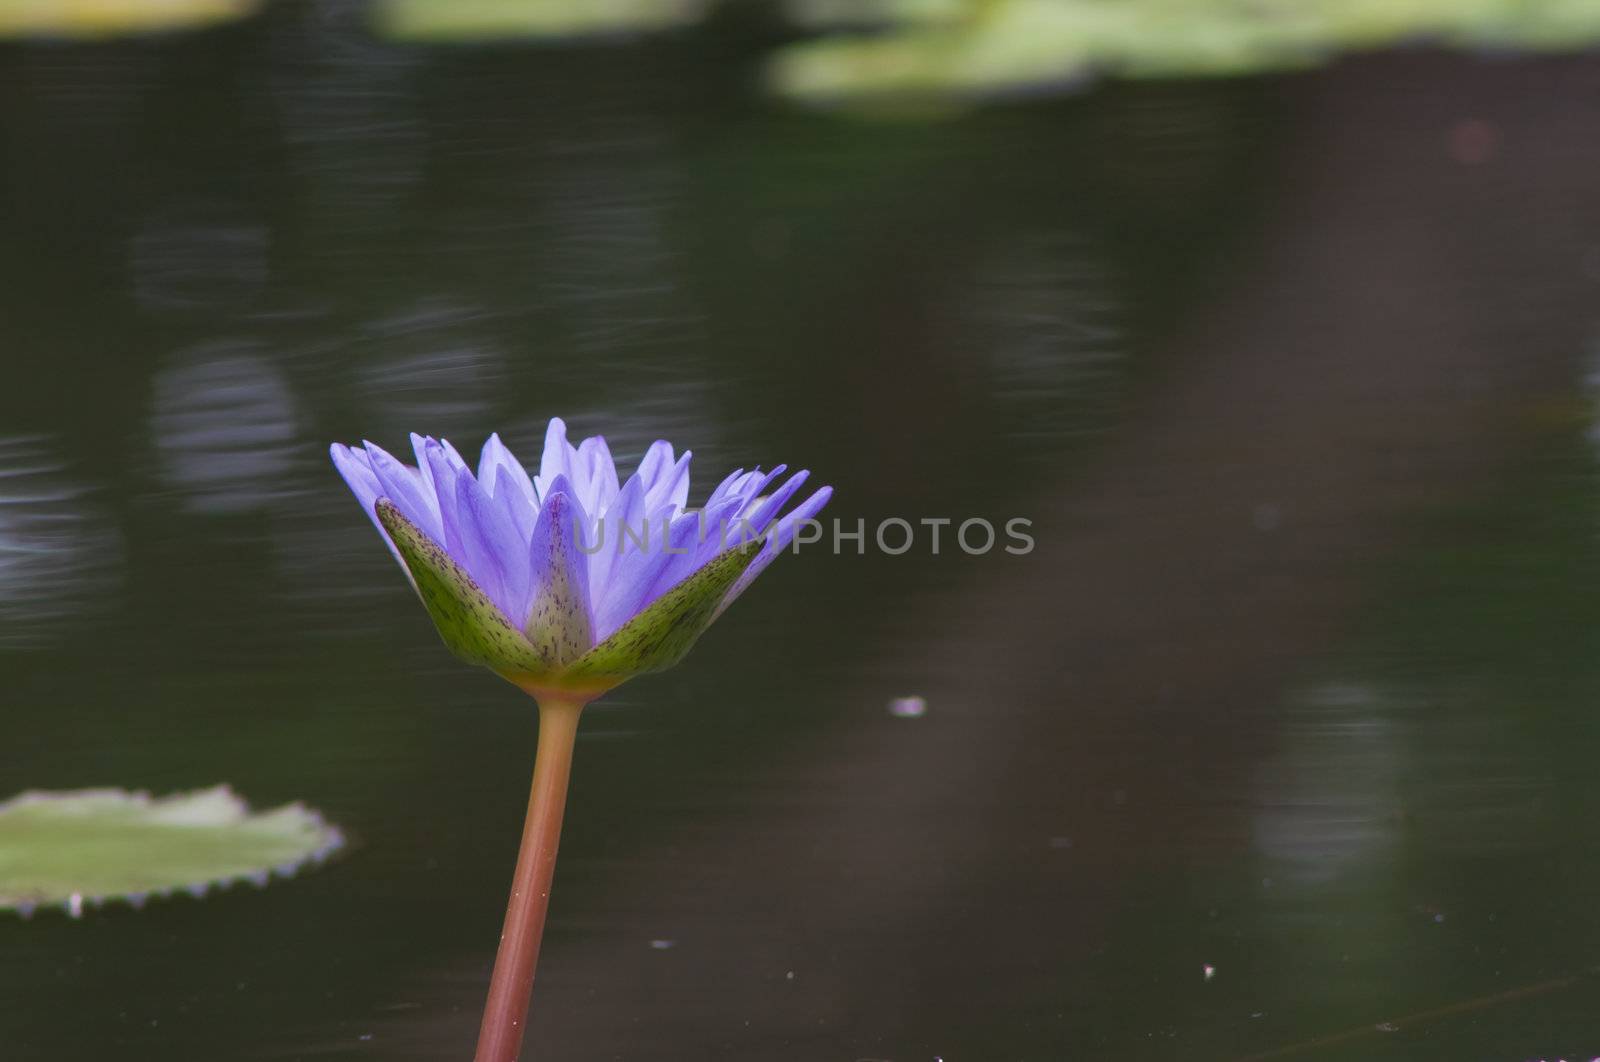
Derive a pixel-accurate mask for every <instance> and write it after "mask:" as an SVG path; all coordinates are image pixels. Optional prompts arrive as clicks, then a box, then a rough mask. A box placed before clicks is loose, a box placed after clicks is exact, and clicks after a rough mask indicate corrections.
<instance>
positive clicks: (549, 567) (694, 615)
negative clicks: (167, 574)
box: [332, 418, 830, 697]
mask: <svg viewBox="0 0 1600 1062" xmlns="http://www.w3.org/2000/svg"><path fill="white" fill-rule="evenodd" d="M411 442H412V446H413V448H414V450H415V452H416V458H417V465H416V467H415V468H413V467H411V466H409V465H406V464H403V463H402V462H401V461H399V460H397V459H396V458H394V457H393V456H391V455H390V454H388V453H387V452H386V451H384V450H383V449H381V448H380V447H377V446H374V445H373V444H372V443H367V444H366V446H365V448H363V449H352V448H350V447H347V446H343V445H339V444H335V445H334V446H333V448H332V453H333V462H334V464H335V465H337V466H338V469H339V471H340V472H341V473H343V475H344V478H345V481H346V482H347V483H349V484H350V489H351V490H352V491H354V492H355V495H356V497H357V499H359V500H360V502H361V506H362V508H364V509H365V510H366V511H367V514H368V515H369V516H370V517H371V518H372V520H373V523H374V524H376V525H377V527H378V530H379V533H380V534H382V535H383V537H384V539H385V541H387V542H388V544H389V548H390V549H391V550H392V551H393V552H394V555H395V558H396V559H397V560H399V561H400V564H401V567H402V568H403V569H404V570H405V571H406V573H407V575H408V576H409V577H410V578H411V582H412V585H413V586H414V587H415V588H416V590H417V593H418V595H419V596H420V597H421V598H422V601H423V603H424V604H425V605H426V606H427V608H428V612H429V614H430V615H431V616H432V617H433V622H434V624H435V625H436V626H437V627H438V628H439V633H440V634H441V635H442V636H443V638H444V641H445V644H446V645H448V646H449V647H450V648H451V649H453V650H454V651H455V652H456V653H457V654H458V655H460V656H461V657H463V658H465V659H466V660H468V661H470V662H472V663H475V664H482V665H485V666H487V667H489V668H491V669H492V670H494V671H495V672H497V673H499V674H500V675H502V676H504V677H505V678H507V679H509V680H511V681H512V682H514V683H516V684H517V685H519V686H521V687H523V688H524V689H526V690H528V691H529V692H531V693H534V694H535V695H539V694H541V693H560V694H565V695H576V696H580V697H581V696H585V695H587V697H593V696H595V695H596V694H598V693H600V692H603V691H604V690H606V689H609V688H611V687H612V686H615V685H616V684H617V683H619V682H621V681H623V680H625V679H627V678H629V677H631V676H633V675H635V674H638V673H640V672H644V671H659V670H661V669H662V668H664V667H668V666H670V665H672V664H674V663H676V662H677V661H678V660H679V659H681V658H682V656H683V654H684V653H685V652H687V651H688V649H689V646H690V645H692V644H693V643H694V641H695V639H696V638H698V637H699V636H700V633H701V632H702V631H703V630H704V629H705V628H706V627H707V626H708V625H709V624H710V623H711V621H712V620H714V619H716V617H717V616H719V615H721V613H722V611H723V610H724V609H725V608H727V607H728V605H729V604H731V603H732V602H733V600H734V599H735V598H736V597H738V596H739V595H740V594H742V593H744V591H745V589H746V588H747V587H749V585H750V584H751V582H752V581H754V579H755V577H756V576H757V575H759V574H760V573H761V571H762V569H764V568H765V567H766V566H767V565H768V564H770V563H771V562H772V560H773V559H774V558H775V557H776V556H777V555H778V553H779V552H780V551H781V550H782V549H783V548H784V547H785V546H786V545H787V544H788V543H789V542H790V541H791V540H792V539H793V537H794V531H795V528H796V527H797V526H798V524H799V523H800V522H801V521H804V520H807V519H810V518H811V517H812V516H814V515H815V514H816V512H817V511H818V510H819V509H821V508H822V506H823V505H824V504H826V502H827V500H828V496H829V494H830V490H829V488H827V487H824V488H822V489H821V490H819V491H816V492H815V493H813V494H812V495H811V496H810V497H808V498H806V499H805V500H804V501H803V502H801V503H800V504H799V505H798V506H796V507H795V508H794V509H793V510H792V511H790V512H789V513H787V514H785V515H782V516H780V512H781V511H782V510H783V508H784V506H785V505H787V504H788V503H789V501H790V500H791V499H793V498H794V496H795V494H796V493H797V492H798V491H799V489H800V488H801V486H803V485H804V483H805V481H806V477H807V475H808V473H806V472H804V471H801V472H796V473H795V474H793V475H791V476H789V477H788V478H787V479H785V480H783V481H782V482H781V484H780V485H778V486H777V488H776V489H773V490H771V492H770V493H768V489H769V488H770V487H772V485H773V484H774V483H778V482H779V480H780V478H781V477H782V476H783V473H784V470H785V469H784V466H783V465H779V466H778V467H776V468H774V469H773V470H772V471H770V472H763V471H761V470H760V469H757V470H755V471H753V472H746V471H744V470H743V469H739V470H737V471H735V472H733V473H731V474H730V475H728V476H727V477H726V478H725V479H723V481H722V482H721V483H720V484H718V486H717V488H716V489H715V490H713V491H712V492H711V496H710V498H709V499H708V500H707V501H706V503H705V505H704V506H703V507H702V508H701V509H700V510H698V511H696V510H691V509H689V508H687V504H688V496H689V457H690V454H689V451H687V450H686V451H684V452H683V454H682V456H679V457H674V454H673V449H672V444H671V443H668V442H664V441H662V442H657V443H655V444H654V445H653V446H651V447H650V449H649V450H648V451H647V452H646V453H645V455H644V459H643V460H642V461H640V462H639V468H638V470H637V471H635V472H634V474H633V475H632V476H630V477H628V480H627V482H625V483H619V479H618V476H617V470H616V466H615V464H614V463H613V462H612V460H611V452H610V451H609V450H608V449H607V448H606V442H605V439H603V438H601V437H599V436H595V437H593V438H589V439H585V440H583V441H582V442H581V443H579V444H578V445H577V446H573V445H572V444H571V443H570V442H568V441H567V429H566V425H565V424H564V423H562V421H561V420H560V419H559V418H557V419H555V420H552V421H551V422H550V427H549V430H548V431H547V432H546V434H545V444H544V455H543V458H542V459H541V461H540V464H539V472H538V474H537V475H534V476H531V477H530V476H529V475H528V473H527V472H526V471H525V470H524V469H523V467H522V465H521V464H519V463H518V462H517V459H516V458H515V457H513V456H512V454H511V451H510V450H508V449H506V447H505V445H504V444H503V443H502V442H501V441H500V437H499V436H498V435H491V436H490V437H489V441H488V442H487V443H485V444H484V447H483V454H482V456H481V457H480V458H479V460H478V468H477V472H476V474H474V472H473V470H472V469H471V467H469V466H468V465H467V463H466V462H465V461H464V460H463V459H462V457H461V455H460V454H459V453H458V452H457V451H456V449H455V447H453V446H451V445H450V444H449V443H448V442H445V441H443V440H435V439H431V438H424V437H421V436H417V435H413V436H412V437H411Z"/></svg>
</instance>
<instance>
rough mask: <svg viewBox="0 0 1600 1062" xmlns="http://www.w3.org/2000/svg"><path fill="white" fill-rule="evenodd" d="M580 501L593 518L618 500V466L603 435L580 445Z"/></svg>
mask: <svg viewBox="0 0 1600 1062" xmlns="http://www.w3.org/2000/svg"><path fill="white" fill-rule="evenodd" d="M576 467H577V469H578V476H579V480H578V484H577V486H578V500H579V501H581V502H583V507H584V510H585V511H586V512H588V513H589V515H591V516H598V515H599V514H600V513H602V512H604V511H605V509H606V508H607V507H608V506H609V505H610V504H611V503H612V502H613V501H614V500H616V497H617V464H616V462H615V461H613V460H612V459H611V448H610V447H608V446H607V445H606V441H605V439H604V438H603V437H602V436H599V435H595V436H591V437H590V438H587V439H585V440H583V442H581V443H579V444H578V456H577V461H576Z"/></svg>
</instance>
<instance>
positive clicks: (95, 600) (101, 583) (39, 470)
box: [0, 435, 123, 649]
mask: <svg viewBox="0 0 1600 1062" xmlns="http://www.w3.org/2000/svg"><path fill="white" fill-rule="evenodd" d="M57 454H58V449H57V445H56V443H55V441H54V440H52V439H50V438H48V437H45V436H40V435H11V436H4V437H0V648H5V649H11V648H20V647H24V646H32V645H39V644H44V643H48V642H49V641H51V640H53V639H54V638H55V637H58V636H60V635H61V634H62V633H63V632H64V631H65V630H66V628H67V626H68V624H69V623H71V622H72V621H76V620H81V619H83V618H84V617H86V616H90V615H94V614H98V613H103V612H106V611H109V610H110V609H111V608H113V607H115V605H116V603H117V599H118V596H119V590H120V586H121V582H122V553H123V548H122V536H121V534H120V533H119V531H118V530H117V528H116V526H115V524H114V523H113V522H112V521H111V519H110V517H109V515H108V514H107V513H106V511H105V509H104V507H103V506H102V505H101V504H100V503H99V502H98V501H97V500H96V498H95V494H94V492H93V491H92V490H91V489H90V488H89V487H87V486H86V485H85V484H83V483H82V482H80V481H78V480H76V479H75V478H74V477H72V476H70V475H69V474H68V473H67V470H66V468H65V466H64V464H63V463H62V462H61V459H60V458H59V457H58V456H57Z"/></svg>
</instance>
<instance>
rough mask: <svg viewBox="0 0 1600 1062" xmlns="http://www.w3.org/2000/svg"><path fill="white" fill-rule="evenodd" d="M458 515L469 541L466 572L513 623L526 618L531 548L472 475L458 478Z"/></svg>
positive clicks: (515, 623)
mask: <svg viewBox="0 0 1600 1062" xmlns="http://www.w3.org/2000/svg"><path fill="white" fill-rule="evenodd" d="M456 516H457V519H458V520H459V522H460V524H461V529H462V538H463V540H464V541H465V542H466V548H467V557H468V561H469V563H468V564H467V565H466V568H467V571H468V572H469V573H471V574H473V576H474V578H475V579H476V578H477V574H476V573H477V572H478V571H480V570H481V571H483V572H484V577H483V578H481V579H478V585H479V586H481V587H483V591H484V593H486V594H488V595H489V599H490V600H491V601H493V602H494V603H495V604H496V605H499V606H500V610H501V611H502V612H504V613H505V614H506V616H507V618H508V619H510V620H511V622H512V625H513V626H515V627H517V628H519V629H520V628H521V627H522V625H523V624H524V623H525V622H526V621H527V618H528V617H527V605H528V547H527V544H526V543H525V542H524V541H523V538H522V536H521V535H520V534H518V533H517V528H516V525H515V524H513V523H512V522H511V518H510V516H509V515H508V514H507V513H506V512H505V510H504V509H502V508H500V507H499V506H497V505H495V504H494V503H493V502H492V501H490V500H489V496H488V495H487V494H485V493H484V491H483V487H482V485H481V484H479V483H478V482H477V481H476V480H474V479H473V478H472V477H471V476H457V477H456Z"/></svg>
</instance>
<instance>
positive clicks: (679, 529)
mask: <svg viewBox="0 0 1600 1062" xmlns="http://www.w3.org/2000/svg"><path fill="white" fill-rule="evenodd" d="M663 523H664V521H663V518H662V517H660V516H655V515H652V516H651V518H650V522H649V524H648V525H647V526H648V528H649V531H648V534H649V536H650V537H649V540H648V545H647V546H646V548H645V549H643V550H641V549H638V548H636V547H635V546H634V545H633V544H632V543H631V542H630V543H629V545H628V549H627V551H626V552H624V553H622V554H621V555H620V556H618V557H616V558H615V559H614V560H613V561H612V568H611V573H610V576H609V579H608V583H607V586H606V597H605V600H604V601H602V602H600V605H599V608H598V610H597V612H596V615H595V637H596V640H597V641H603V640H604V639H606V638H608V637H610V636H611V635H612V633H614V632H615V631H616V629H617V628H618V627H620V626H622V625H623V624H624V623H626V622H628V621H629V620H630V619H632V618H633V617H634V616H635V615H637V614H638V613H639V611H640V610H641V609H643V608H645V607H646V606H647V605H649V604H650V602H651V601H654V600H655V599H656V598H657V597H659V596H660V595H661V594H662V593H665V592H666V591H667V590H668V589H670V586H661V587H660V589H659V590H658V589H657V586H658V584H659V583H660V581H661V575H662V572H663V571H664V570H666V568H667V567H668V566H669V565H671V564H673V563H674V562H682V561H683V560H685V558H692V557H693V556H694V551H695V540H696V537H697V536H698V535H699V533H700V514H699V513H683V514H681V515H679V516H678V517H677V518H675V519H673V520H671V521H670V523H667V524H666V527H665V534H664V535H663ZM691 570H692V569H691Z"/></svg>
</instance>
